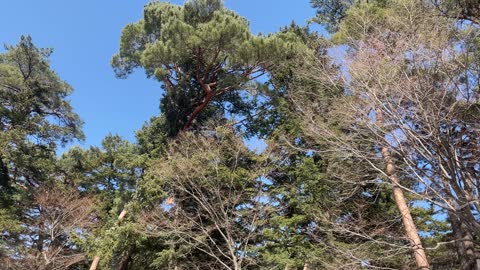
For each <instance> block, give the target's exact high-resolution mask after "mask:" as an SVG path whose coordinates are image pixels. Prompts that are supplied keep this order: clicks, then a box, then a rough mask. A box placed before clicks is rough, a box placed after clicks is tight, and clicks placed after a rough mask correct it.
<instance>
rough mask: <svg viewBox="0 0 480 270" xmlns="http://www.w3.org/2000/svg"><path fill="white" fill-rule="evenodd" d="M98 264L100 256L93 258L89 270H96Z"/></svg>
mask: <svg viewBox="0 0 480 270" xmlns="http://www.w3.org/2000/svg"><path fill="white" fill-rule="evenodd" d="M99 262H100V256H95V258H94V259H93V262H92V265H91V266H90V270H97V267H98V263H99Z"/></svg>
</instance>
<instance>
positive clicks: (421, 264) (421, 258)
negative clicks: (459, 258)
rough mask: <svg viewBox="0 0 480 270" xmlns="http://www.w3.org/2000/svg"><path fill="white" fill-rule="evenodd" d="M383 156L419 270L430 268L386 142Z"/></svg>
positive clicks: (382, 120) (379, 117) (380, 118)
mask: <svg viewBox="0 0 480 270" xmlns="http://www.w3.org/2000/svg"><path fill="white" fill-rule="evenodd" d="M376 113H377V115H376V116H377V121H378V123H379V125H380V126H383V122H384V119H383V113H382V111H381V110H376ZM382 156H383V161H384V163H385V166H386V169H387V175H388V177H389V179H390V181H391V182H392V184H393V197H394V199H395V203H396V204H397V208H398V210H399V211H400V214H401V215H402V223H403V227H404V228H405V234H406V236H407V238H408V240H409V241H410V245H411V246H412V250H413V255H414V257H415V262H416V265H417V269H419V270H427V269H430V264H429V263H428V259H427V256H426V254H425V249H424V248H423V246H422V241H421V240H420V236H418V231H417V227H416V226H415V223H414V222H413V218H412V215H411V213H410V209H409V208H408V204H407V201H406V200H405V196H404V194H403V190H402V189H401V187H400V178H399V177H398V175H397V169H396V167H395V164H394V162H393V159H392V156H391V155H390V150H389V149H388V146H387V145H386V144H385V143H382Z"/></svg>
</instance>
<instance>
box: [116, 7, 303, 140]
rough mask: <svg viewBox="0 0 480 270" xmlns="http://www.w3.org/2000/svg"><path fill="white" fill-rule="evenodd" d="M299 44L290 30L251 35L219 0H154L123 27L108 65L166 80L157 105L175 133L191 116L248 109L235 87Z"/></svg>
mask: <svg viewBox="0 0 480 270" xmlns="http://www.w3.org/2000/svg"><path fill="white" fill-rule="evenodd" d="M301 47H302V46H301V43H298V37H297V36H296V35H294V34H292V33H288V32H283V33H279V34H277V35H268V36H262V35H257V36H254V35H252V34H251V33H250V29H249V25H248V22H247V21H246V20H245V19H244V18H242V17H240V16H239V15H237V14H235V13H234V12H232V11H230V10H227V9H225V8H223V5H222V4H221V1H206V0H205V1H187V2H186V4H185V6H176V5H173V4H169V3H163V2H154V3H151V4H149V5H147V6H146V7H145V9H144V18H143V20H140V21H139V22H137V23H134V24H130V25H127V26H126V27H125V28H124V30H123V33H122V38H121V42H120V51H119V53H118V54H117V55H115V56H114V57H113V59H112V65H113V67H114V69H115V71H116V73H117V75H118V76H119V77H125V76H127V75H128V74H129V73H131V72H132V71H133V70H134V68H137V67H142V68H143V69H145V71H146V73H147V76H149V77H152V76H154V77H155V78H156V79H157V80H159V81H161V82H162V83H163V87H164V90H165V91H166V92H165V94H164V96H163V98H162V100H161V106H160V107H161V111H162V114H163V116H164V119H165V120H164V121H165V133H166V134H167V135H168V136H173V135H176V134H177V133H178V131H180V130H182V129H188V128H190V127H191V125H192V124H193V122H194V120H195V121H196V122H198V123H199V124H200V123H203V122H205V120H207V119H209V118H212V117H217V118H218V117H220V118H222V117H223V116H224V114H225V112H229V113H243V114H245V113H248V112H249V111H250V110H251V107H250V106H249V104H248V102H247V101H245V100H244V99H243V98H242V94H241V91H240V90H245V89H246V88H248V87H249V86H252V85H251V84H249V83H250V82H251V81H254V80H255V79H256V78H258V77H261V76H262V75H264V74H266V73H268V72H269V71H270V70H271V69H272V68H274V66H275V65H276V64H277V63H279V62H281V61H282V60H283V59H286V58H287V57H289V56H290V55H292V54H294V53H296V52H299V51H301V50H302V48H301ZM226 104H230V106H226Z"/></svg>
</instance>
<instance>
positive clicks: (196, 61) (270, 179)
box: [0, 0, 480, 270]
mask: <svg viewBox="0 0 480 270" xmlns="http://www.w3.org/2000/svg"><path fill="white" fill-rule="evenodd" d="M295 2H296V1H290V2H289V5H292V6H293V5H295ZM310 5H311V8H312V11H313V12H314V13H315V14H316V16H315V17H313V18H311V19H310V21H309V23H308V25H307V26H301V25H299V24H296V23H295V22H292V23H291V24H289V25H285V26H284V27H282V28H281V29H278V31H277V32H275V33H271V34H255V33H254V32H253V31H252V29H251V27H250V24H249V21H247V19H245V18H244V17H242V15H241V14H237V13H236V12H235V11H232V10H229V9H228V8H226V7H225V6H224V3H223V2H222V0H187V1H185V3H184V4H183V5H177V4H172V3H168V2H166V1H152V2H150V3H149V4H147V5H145V6H144V7H143V17H142V18H140V19H139V20H138V21H132V22H131V23H130V24H127V25H126V26H125V27H124V28H123V30H121V29H119V31H120V30H121V35H120V36H119V37H118V40H119V49H118V52H117V53H116V54H115V55H113V56H112V58H111V63H110V64H111V68H112V69H113V71H114V73H115V75H116V76H117V77H118V78H119V79H122V78H127V77H128V76H129V75H131V74H132V73H133V72H135V71H138V70H140V71H142V75H143V74H145V75H144V76H143V77H144V79H145V80H153V81H156V83H157V84H158V87H159V88H161V90H162V97H161V99H160V102H159V104H158V106H159V108H160V114H159V115H153V116H152V117H151V118H150V119H144V120H143V121H146V122H145V124H144V126H143V127H142V128H141V129H139V130H137V131H136V133H135V138H136V139H135V140H134V141H131V140H127V139H124V138H122V137H121V136H118V135H109V136H107V137H105V138H104V139H103V142H102V143H101V145H96V146H88V147H80V146H72V147H69V148H68V149H66V150H65V151H63V152H62V153H61V154H59V149H61V148H64V147H65V146H67V145H70V144H71V143H72V142H77V141H82V140H83V139H84V136H85V134H84V133H83V131H82V125H83V121H82V118H81V116H80V115H78V114H77V113H76V112H75V110H74V109H73V106H72V105H71V102H70V100H69V97H70V95H71V94H72V91H73V89H74V87H75V85H73V86H71V85H69V84H68V83H67V82H66V81H65V80H64V79H62V78H61V74H59V73H57V72H56V71H55V70H54V69H53V68H52V67H51V64H50V60H49V58H50V56H51V55H52V49H49V48H41V47H37V46H36V45H35V43H34V38H35V37H33V38H32V37H30V36H29V35H25V36H21V37H19V41H18V43H17V44H16V45H7V46H6V47H5V51H3V52H2V53H0V130H1V132H0V268H1V269H4V270H28V269H32V270H67V269H68V270H87V269H89V270H108V269H112V270H144V269H165V270H187V269H197V270H206V269H219V270H220V269H225V270H241V269H244V270H256V269H265V270H267V269H271V270H300V269H303V270H320V269H332V270H333V269H344V270H349V269H352V270H355V269H402V270H408V269H411V270H414V269H418V270H427V269H433V270H436V269H439V270H441V269H456V270H480V100H479V98H480V50H479V49H480V1H478V0H310ZM252 8H253V7H252ZM141 9H142V7H139V10H141ZM286 15H288V14H286ZM266 16H268V14H267V15H266ZM312 29H324V30H322V31H314V30H312ZM86 68H87V67H86ZM131 95H135V92H131ZM125 124H128V123H125ZM98 128H101V127H98ZM249 142H250V143H251V142H253V143H254V144H255V143H257V144H258V143H264V144H265V149H262V150H261V151H255V150H253V149H252V148H251V147H250V146H249V145H248V144H249Z"/></svg>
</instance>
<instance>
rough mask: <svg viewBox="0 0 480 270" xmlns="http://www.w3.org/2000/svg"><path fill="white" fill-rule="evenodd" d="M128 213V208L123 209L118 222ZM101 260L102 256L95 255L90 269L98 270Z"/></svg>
mask: <svg viewBox="0 0 480 270" xmlns="http://www.w3.org/2000/svg"><path fill="white" fill-rule="evenodd" d="M126 215H127V210H126V209H123V210H122V212H121V213H120V215H118V221H117V222H118V223H120V222H121V221H122V220H123V219H124V218H125V216H126ZM99 262H100V256H99V255H97V256H95V258H94V259H93V262H92V264H91V265H90V270H97V267H98V263H99Z"/></svg>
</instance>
